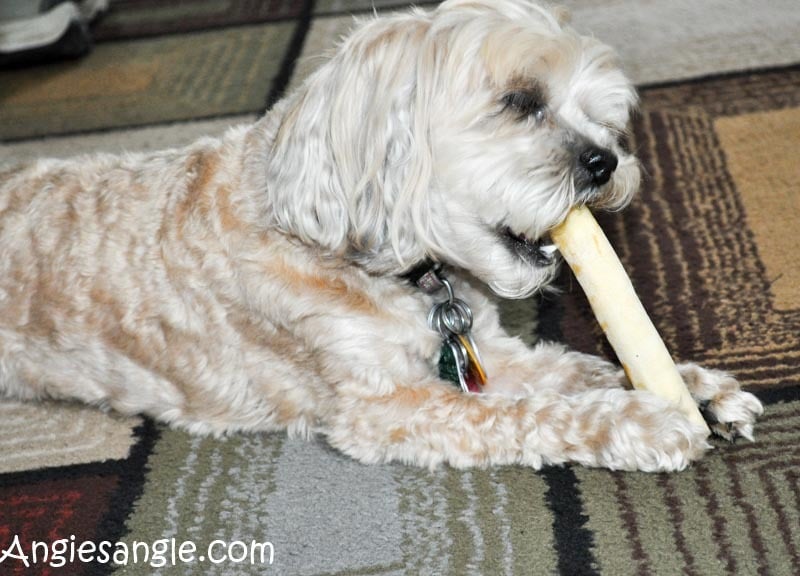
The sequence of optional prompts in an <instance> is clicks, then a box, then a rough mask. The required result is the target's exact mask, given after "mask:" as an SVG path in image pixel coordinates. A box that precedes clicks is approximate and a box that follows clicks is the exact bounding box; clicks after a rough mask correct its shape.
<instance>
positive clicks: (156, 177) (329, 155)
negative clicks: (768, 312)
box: [0, 0, 762, 471]
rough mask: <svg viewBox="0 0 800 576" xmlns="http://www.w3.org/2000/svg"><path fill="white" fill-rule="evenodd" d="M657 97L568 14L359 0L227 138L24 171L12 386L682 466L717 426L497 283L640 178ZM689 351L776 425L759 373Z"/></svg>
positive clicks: (359, 448) (722, 391)
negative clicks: (559, 337)
mask: <svg viewBox="0 0 800 576" xmlns="http://www.w3.org/2000/svg"><path fill="white" fill-rule="evenodd" d="M636 102H637V96H636V93H635V91H634V89H633V87H632V85H631V83H630V81H629V80H628V79H627V78H626V76H625V75H624V73H623V72H622V71H621V69H620V67H619V64H618V63H617V59H616V56H615V55H614V53H613V51H612V50H611V49H610V48H609V47H608V46H606V45H604V44H602V43H601V42H599V41H597V40H595V39H593V38H590V37H587V36H582V35H579V34H578V33H577V32H575V31H574V30H573V29H572V28H571V27H570V25H569V23H568V22H567V21H566V18H565V16H564V15H563V14H562V13H560V12H559V11H557V10H552V9H550V8H548V7H543V6H540V5H538V4H534V3H529V2H527V1H525V0H447V1H446V2H444V3H443V4H441V5H440V6H438V7H437V8H435V9H433V10H432V11H424V10H420V9H414V10H411V11H409V12H406V13H400V14H395V15H390V16H385V17H374V18H370V19H368V20H367V21H364V22H361V23H360V24H359V25H358V26H357V27H356V28H355V29H354V31H353V32H352V33H351V34H350V35H349V36H348V37H347V38H345V39H344V40H343V41H342V42H341V44H340V45H339V46H338V48H337V50H336V51H335V53H334V54H332V55H331V57H330V59H329V60H328V61H326V63H324V64H323V65H322V66H321V67H320V68H319V69H318V70H317V71H316V72H315V73H314V74H312V75H311V76H310V77H309V78H308V79H307V80H306V81H305V82H304V83H303V84H302V85H301V86H300V87H299V88H298V89H297V90H295V91H293V92H292V93H291V94H289V95H288V96H287V97H286V98H284V99H282V100H280V101H279V102H278V103H277V104H276V105H275V106H274V107H273V108H272V109H271V110H270V111H269V112H268V113H267V114H266V115H265V116H264V117H263V118H262V119H261V120H259V121H258V122H256V123H254V124H252V125H248V126H240V127H236V128H232V129H230V130H229V131H228V132H227V133H226V134H225V135H224V136H223V137H222V138H220V139H210V138H209V139H201V140H200V141H198V142H196V143H194V144H192V145H190V146H188V147H186V148H182V149H174V150H167V151H163V152H158V153H149V154H127V155H122V156H112V155H93V156H87V157H81V158H77V159H71V160H47V159H46V160H39V161H37V162H35V163H33V164H31V165H28V166H24V167H15V168H13V169H6V170H5V171H4V172H2V173H0V390H2V393H3V395H4V396H6V397H12V398H18V399H40V398H45V397H49V398H59V399H73V400H79V401H82V402H86V403H89V404H93V405H97V406H100V407H104V408H111V409H114V410H116V411H119V412H121V413H125V414H146V415H148V416H150V417H152V418H154V419H157V420H159V421H162V422H166V423H169V424H171V425H174V426H177V427H181V428H184V429H188V430H189V431H191V432H195V433H206V434H207V433H212V434H225V433H232V432H237V431H247V432H252V431H274V430H286V431H288V433H289V434H292V435H300V436H306V437H308V436H312V435H316V434H319V435H322V436H324V437H325V438H326V439H327V441H328V442H329V443H330V444H331V445H332V446H333V447H335V448H336V449H338V450H340V451H341V452H343V453H345V454H347V455H349V456H351V457H353V458H355V459H357V460H359V461H361V462H365V463H378V462H389V461H400V462H405V463H410V464H414V465H419V466H431V467H432V466H436V465H439V464H441V463H447V464H449V465H451V466H454V467H471V466H494V465H503V464H514V463H516V464H521V465H525V466H530V467H532V468H535V469H538V468H540V467H542V466H544V465H553V464H561V463H567V462H574V463H578V464H582V465H585V466H592V467H606V468H610V469H620V470H643V471H670V470H680V469H683V468H685V467H686V466H687V465H688V464H689V463H690V462H692V461H694V460H696V459H698V458H699V457H701V455H702V454H703V453H704V452H705V451H706V450H707V449H708V448H709V446H710V445H709V443H708V438H707V431H706V430H705V429H703V428H702V427H701V426H698V425H697V424H694V423H692V422H690V421H689V420H688V419H687V418H686V417H685V416H684V415H683V414H682V413H681V412H680V411H679V410H678V409H677V408H676V407H675V406H673V405H672V404H670V403H669V402H667V401H665V400H662V399H661V398H658V397H656V396H654V395H652V394H651V393H648V392H646V391H637V390H629V389H626V388H625V385H624V384H625V377H624V374H623V372H622V371H621V370H620V369H619V368H618V367H617V366H615V365H613V364H612V363H609V362H607V361H605V360H603V359H600V358H598V357H594V356H590V355H585V354H581V353H578V352H575V351H569V350H567V349H565V348H564V347H563V346H562V345H559V344H553V343H539V344H538V345H537V346H535V347H533V348H528V347H526V346H525V345H523V343H522V342H521V341H520V340H519V339H516V338H513V337H511V336H509V335H508V334H507V333H506V332H505V331H504V329H503V328H502V327H501V325H500V322H499V319H498V312H497V308H496V305H495V304H494V301H493V299H492V298H491V297H490V295H491V293H492V292H493V293H494V294H496V295H498V296H501V297H505V298H521V297H525V296H528V295H530V294H532V293H534V292H536V291H540V290H544V289H546V287H547V286H548V284H549V283H550V282H551V281H552V280H553V279H554V277H555V276H556V272H557V270H558V268H559V263H560V258H559V257H558V255H557V254H554V253H553V250H552V248H550V246H549V242H548V231H550V230H551V229H552V228H553V227H554V226H556V225H558V224H559V223H560V222H561V221H562V220H563V219H564V218H565V216H566V214H567V213H568V212H569V210H570V209H571V208H572V207H574V206H576V205H582V204H584V205H588V206H590V207H591V208H593V209H597V210H604V209H613V210H618V209H621V208H623V207H624V206H625V205H627V204H628V203H629V202H630V201H631V199H632V198H633V197H634V195H635V193H636V191H637V189H638V187H639V183H640V168H639V165H638V163H637V160H636V159H635V158H634V156H633V155H632V154H631V153H630V152H628V151H626V147H625V146H623V144H622V142H623V140H624V139H625V135H626V130H627V126H628V122H629V118H630V114H631V111H632V109H633V108H634V107H635V105H636ZM412 279H417V280H419V281H418V282H417V283H415V282H412ZM445 355H447V357H448V359H449V360H448V362H449V363H450V364H449V365H450V368H451V369H452V368H453V367H455V375H456V378H454V380H455V381H456V382H457V383H456V384H454V383H453V382H450V381H448V380H446V379H445V378H444V377H443V376H442V373H443V372H444V371H445V368H446V366H445V367H444V368H443V367H442V366H441V364H442V362H443V360H444V358H445ZM679 370H680V372H681V374H682V376H683V378H684V380H685V382H686V384H687V386H688V387H689V389H690V391H691V393H692V395H693V397H694V398H695V399H696V400H697V402H698V403H700V404H701V406H703V407H704V412H705V414H706V415H707V417H708V419H709V423H710V424H711V426H712V428H713V430H714V431H715V432H717V433H719V434H721V435H723V436H726V437H729V438H732V437H734V436H743V437H745V438H749V439H752V431H753V424H754V421H755V419H756V417H757V416H758V415H759V414H760V413H761V411H762V407H761V404H760V403H759V401H758V400H757V399H756V398H755V397H754V396H753V395H751V394H749V393H747V392H744V391H742V390H741V389H740V387H739V385H738V384H737V382H736V381H735V380H734V379H733V378H732V377H730V376H729V375H726V374H724V373H722V372H718V371H713V370H707V369H704V368H701V367H699V366H697V365H694V364H682V365H680V367H679ZM451 372H452V370H451ZM476 378H477V379H478V380H476ZM465 382H466V388H467V390H466V391H464V390H462V389H461V387H462V386H464V384H465ZM476 383H477V386H476Z"/></svg>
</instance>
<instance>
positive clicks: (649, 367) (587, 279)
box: [551, 207, 706, 426]
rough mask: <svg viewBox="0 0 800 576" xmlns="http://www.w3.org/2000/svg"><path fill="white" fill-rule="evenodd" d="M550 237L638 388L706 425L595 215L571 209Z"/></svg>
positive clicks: (631, 380)
mask: <svg viewBox="0 0 800 576" xmlns="http://www.w3.org/2000/svg"><path fill="white" fill-rule="evenodd" d="M551 237H552V239H553V242H555V244H556V246H557V247H558V249H559V250H560V251H561V254H562V255H563V256H564V259H565V260H566V261H567V263H568V264H569V266H570V268H572V271H573V273H574V274H575V277H576V278H577V279H578V282H579V283H580V285H581V287H582V288H583V290H584V292H585V293H586V297H587V298H588V299H589V304H590V305H591V307H592V310H593V311H594V315H595V317H596V318H597V321H598V322H599V323H600V327H601V328H602V329H603V332H605V334H606V337H607V338H608V341H609V342H610V343H611V346H612V347H613V348H614V351H615V352H616V353H617V357H618V358H619V360H620V362H621V363H622V367H623V368H624V370H625V373H626V374H627V376H628V379H629V380H630V382H631V384H633V386H634V388H638V389H645V390H648V391H650V392H652V393H653V394H656V395H658V396H661V397H663V398H666V399H667V400H671V401H673V402H675V403H676V404H677V405H678V406H679V407H680V408H681V410H682V411H683V412H684V413H685V414H686V416H687V417H688V418H689V419H690V420H692V421H693V422H696V423H698V424H702V425H703V426H706V423H705V421H704V420H703V417H702V416H701V415H700V411H699V410H698V409H697V404H696V403H695V401H694V400H693V399H692V396H691V395H690V394H689V391H688V390H687V388H686V385H685V384H684V382H683V379H682V378H681V376H680V374H679V372H678V369H677V367H676V366H675V363H674V362H673V361H672V357H671V356H670V354H669V352H668V351H667V347H666V346H665V345H664V341H663V340H662V339H661V337H660V336H659V335H658V332H657V331H656V328H655V326H653V322H652V321H651V320H650V318H649V317H648V315H647V312H645V309H644V307H643V306H642V303H641V302H640V301H639V298H638V297H637V296H636V292H635V291H634V289H633V285H632V284H631V281H630V279H629V278H628V275H627V274H626V273H625V269H624V268H623V267H622V263H621V262H620V261H619V258H618V257H617V255H616V253H615V252H614V249H613V248H612V247H611V244H610V243H609V242H608V239H607V238H606V236H605V234H603V231H602V229H601V228H600V226H599V225H598V224H597V221H596V220H595V219H594V216H592V213H591V212H590V211H589V210H588V209H587V208H585V207H579V208H575V209H573V210H572V211H571V212H570V213H569V215H568V216H567V218H566V220H565V221H564V222H563V223H562V224H561V225H560V226H559V227H557V228H556V229H554V230H553V231H552V233H551Z"/></svg>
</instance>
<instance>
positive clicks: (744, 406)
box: [678, 364, 764, 441]
mask: <svg viewBox="0 0 800 576" xmlns="http://www.w3.org/2000/svg"><path fill="white" fill-rule="evenodd" d="M678 370H679V371H680V373H681V376H682V377H683V381H684V382H685V383H686V386H687V387H688V388H689V391H690V392H691V393H692V396H693V397H694V399H695V401H696V402H697V404H698V406H699V407H700V412H701V413H702V414H703V416H704V417H705V419H706V421H707V422H708V425H709V427H710V428H711V431H712V432H714V434H717V435H718V436H722V437H723V438H726V439H727V440H731V441H732V440H735V439H736V437H738V436H742V437H744V438H747V439H748V440H751V441H752V440H753V424H754V423H755V421H756V418H758V416H760V415H761V414H762V413H763V412H764V407H763V406H762V405H761V402H760V401H759V400H758V398H756V397H755V396H754V395H752V394H750V393H749V392H744V391H743V390H742V389H741V388H740V386H739V383H738V382H737V381H736V379H735V378H733V377H732V376H731V375H730V374H727V373H726V372H722V371H720V370H708V369H706V368H702V367H700V366H698V365H697V364H681V365H680V366H678Z"/></svg>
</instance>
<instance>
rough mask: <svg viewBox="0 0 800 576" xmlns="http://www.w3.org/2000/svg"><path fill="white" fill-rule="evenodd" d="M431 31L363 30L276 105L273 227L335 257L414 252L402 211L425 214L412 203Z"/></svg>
mask: <svg viewBox="0 0 800 576" xmlns="http://www.w3.org/2000/svg"><path fill="white" fill-rule="evenodd" d="M427 24H428V23H427V20H426V18H425V16H424V15H423V14H421V13H412V14H407V15H402V16H395V17H393V18H390V19H380V20H373V21H370V22H368V23H367V24H365V25H363V26H361V27H360V28H358V29H356V31H355V32H354V33H353V34H352V35H351V36H350V37H348V38H347V39H346V40H345V41H344V42H343V43H342V45H341V46H340V47H339V49H338V51H337V52H336V54H335V55H334V56H333V58H332V59H331V60H330V61H329V62H327V63H326V64H324V65H323V66H322V67H321V68H320V69H319V70H318V71H317V72H316V73H314V74H313V75H312V76H310V77H309V78H308V80H307V81H306V82H305V83H304V84H303V86H302V87H301V88H300V89H299V90H298V91H297V92H295V93H294V94H293V95H292V96H290V97H289V100H288V101H286V102H283V103H281V104H280V105H279V106H278V110H279V112H278V113H280V114H281V118H280V122H279V125H278V127H277V130H276V132H275V138H274V142H273V143H272V150H271V155H270V158H269V160H268V171H269V173H268V175H267V180H268V188H269V194H268V195H269V200H268V201H269V202H270V204H271V208H272V213H273V215H274V216H275V218H276V221H277V224H278V225H279V226H281V227H283V228H285V229H287V230H289V231H290V232H291V233H292V234H295V235H297V236H298V237H299V238H301V239H302V240H304V241H306V242H309V243H314V244H318V245H321V246H322V247H324V248H326V249H328V250H332V251H335V252H339V253H350V254H353V253H355V255H364V256H369V255H370V254H376V253H377V252H378V251H383V250H385V248H386V247H387V246H392V247H393V248H394V251H395V252H401V253H408V252H414V250H415V248H414V246H412V245H411V244H413V243H414V242H413V237H414V234H413V230H410V229H408V228H409V226H411V227H413V224H412V223H411V220H410V218H408V217H407V216H410V214H407V210H406V209H409V210H411V209H412V208H411V206H413V207H414V208H413V210H414V211H419V210H421V209H420V208H419V206H418V205H417V204H415V200H411V199H410V198H411V197H417V196H419V195H420V194H422V192H420V191H421V190H425V189H427V186H428V182H427V179H428V178H429V176H430V168H429V167H428V166H427V165H428V164H429V156H430V152H429V151H428V145H427V143H426V142H425V141H424V140H425V133H426V128H424V127H423V125H424V124H425V122H424V120H423V119H422V118H420V117H419V113H420V112H419V111H418V107H417V101H418V99H419V96H420V95H419V94H418V90H417V83H418V82H417V76H418V73H419V72H418V68H419V66H420V59H421V58H420V47H421V44H422V39H423V37H424V35H425V29H426V27H427ZM401 207H402V212H403V213H402V214H401V213H400V212H401V210H400V209H401ZM421 211H423V212H424V210H421ZM401 259H402V257H401Z"/></svg>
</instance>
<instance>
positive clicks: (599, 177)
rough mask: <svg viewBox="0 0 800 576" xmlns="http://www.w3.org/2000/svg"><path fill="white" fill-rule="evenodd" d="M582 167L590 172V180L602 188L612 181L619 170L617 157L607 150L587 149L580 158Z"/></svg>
mask: <svg viewBox="0 0 800 576" xmlns="http://www.w3.org/2000/svg"><path fill="white" fill-rule="evenodd" d="M579 160H580V163H581V166H583V168H584V169H586V171H587V172H588V176H589V180H590V181H591V183H592V184H594V185H595V186H602V185H603V184H605V183H606V182H608V181H609V179H611V174H613V173H614V170H616V169H617V157H616V156H615V155H614V153H613V152H611V151H610V150H606V149H605V148H597V147H591V148H587V149H586V150H584V151H583V152H581V155H580V157H579Z"/></svg>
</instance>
